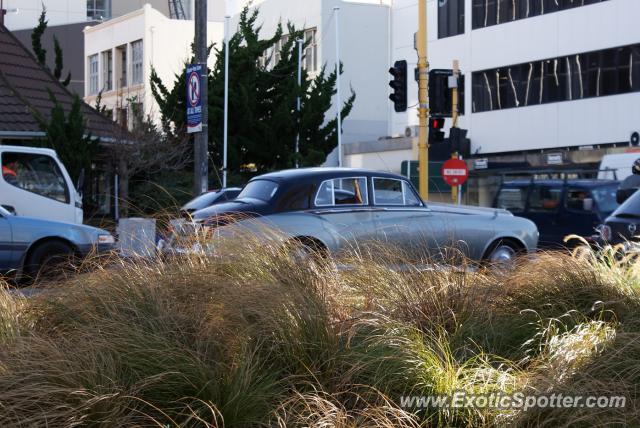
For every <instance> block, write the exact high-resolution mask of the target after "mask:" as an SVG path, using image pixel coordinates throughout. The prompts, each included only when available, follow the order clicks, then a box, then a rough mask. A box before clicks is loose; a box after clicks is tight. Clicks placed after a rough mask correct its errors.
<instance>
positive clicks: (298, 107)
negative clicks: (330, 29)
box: [296, 39, 304, 168]
mask: <svg viewBox="0 0 640 428" xmlns="http://www.w3.org/2000/svg"><path fill="white" fill-rule="evenodd" d="M297 42H298V100H297V101H298V102H297V112H298V132H297V133H296V168H299V167H300V162H299V160H298V157H299V155H300V110H301V108H300V107H301V106H300V95H301V94H300V92H301V89H302V44H303V43H304V39H298V40H297Z"/></svg>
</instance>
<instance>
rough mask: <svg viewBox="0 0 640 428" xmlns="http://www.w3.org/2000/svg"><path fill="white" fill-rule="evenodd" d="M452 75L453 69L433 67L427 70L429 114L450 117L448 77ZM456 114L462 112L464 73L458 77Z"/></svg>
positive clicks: (450, 105)
mask: <svg viewBox="0 0 640 428" xmlns="http://www.w3.org/2000/svg"><path fill="white" fill-rule="evenodd" d="M450 76H453V70H451V69H449V70H447V69H434V70H431V71H429V108H430V111H431V114H433V115H436V116H442V117H451V113H452V110H453V100H452V99H451V88H450V87H449V77H450ZM458 114H460V115H463V114H464V75H462V74H461V75H460V77H459V78H458Z"/></svg>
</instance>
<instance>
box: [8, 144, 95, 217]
mask: <svg viewBox="0 0 640 428" xmlns="http://www.w3.org/2000/svg"><path fill="white" fill-rule="evenodd" d="M0 164H1V165H2V175H1V178H0V205H2V206H3V207H4V208H5V209H7V210H9V211H10V212H13V213H15V214H16V215H19V216H25V217H35V218H42V219H47V220H57V221H64V222H68V223H82V220H83V212H82V197H81V195H80V194H79V192H78V191H77V190H76V187H75V186H74V184H73V182H72V181H71V177H70V176H69V173H68V172H67V170H66V169H65V167H64V165H63V164H62V162H60V159H58V155H57V154H56V152H55V151H54V150H51V149H42V148H36V147H19V146H2V145H0Z"/></svg>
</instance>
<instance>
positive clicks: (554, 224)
mask: <svg viewBox="0 0 640 428" xmlns="http://www.w3.org/2000/svg"><path fill="white" fill-rule="evenodd" d="M619 184H620V183H619V182H618V181H614V180H586V179H574V180H530V179H526V180H513V181H505V182H503V183H502V185H501V186H500V189H499V191H498V193H497V195H496V198H495V201H494V207H497V208H504V209H507V210H509V211H511V212H512V213H513V214H514V215H517V216H520V217H524V218H528V219H529V220H531V221H533V222H534V223H535V224H536V226H538V230H539V231H540V241H539V244H538V246H539V247H541V248H554V247H560V246H564V241H563V240H564V237H565V236H567V235H579V236H585V237H589V236H592V235H593V234H594V231H595V229H596V227H597V226H598V225H600V224H602V223H603V222H604V220H605V219H606V218H607V217H608V216H609V215H610V214H611V213H612V212H613V211H614V210H615V209H616V208H617V207H618V203H617V202H616V191H617V189H618V186H619Z"/></svg>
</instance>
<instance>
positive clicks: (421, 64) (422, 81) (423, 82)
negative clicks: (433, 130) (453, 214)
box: [416, 0, 429, 201]
mask: <svg viewBox="0 0 640 428" xmlns="http://www.w3.org/2000/svg"><path fill="white" fill-rule="evenodd" d="M417 39H418V40H417V43H416V45H417V48H418V88H419V89H418V103H419V106H418V117H419V118H420V133H419V135H418V162H419V170H420V177H419V184H420V186H419V187H420V196H421V197H422V199H424V200H425V201H426V200H428V199H429V132H428V129H427V126H428V123H429V63H428V62H427V0H418V34H417Z"/></svg>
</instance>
